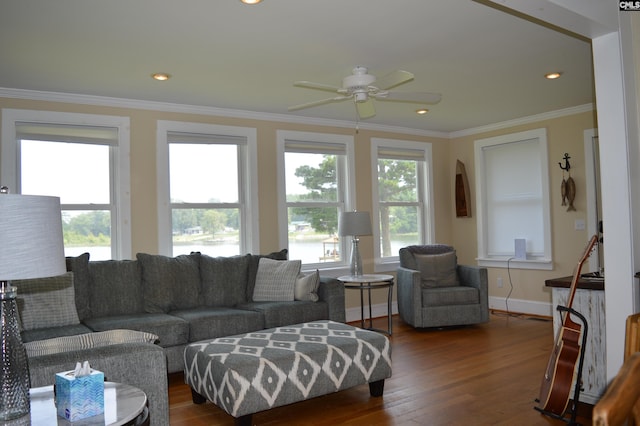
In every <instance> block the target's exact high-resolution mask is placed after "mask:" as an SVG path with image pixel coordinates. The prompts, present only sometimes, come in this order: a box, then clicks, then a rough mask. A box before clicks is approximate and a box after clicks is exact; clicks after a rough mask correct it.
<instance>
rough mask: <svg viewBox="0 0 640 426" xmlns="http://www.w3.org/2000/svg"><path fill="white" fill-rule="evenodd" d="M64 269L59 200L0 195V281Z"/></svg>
mask: <svg viewBox="0 0 640 426" xmlns="http://www.w3.org/2000/svg"><path fill="white" fill-rule="evenodd" d="M65 272H66V265H65V259H64V242H63V239H62V218H61V216H60V199H59V198H57V197H45V196H36V195H18V194H0V281H10V280H19V279H20V280H24V279H31V278H43V277H52V276H55V275H61V274H64V273H65Z"/></svg>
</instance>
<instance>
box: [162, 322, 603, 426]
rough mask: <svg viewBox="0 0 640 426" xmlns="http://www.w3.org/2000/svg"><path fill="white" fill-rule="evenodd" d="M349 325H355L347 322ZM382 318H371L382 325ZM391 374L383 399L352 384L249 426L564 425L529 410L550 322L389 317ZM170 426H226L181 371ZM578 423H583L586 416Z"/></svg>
mask: <svg viewBox="0 0 640 426" xmlns="http://www.w3.org/2000/svg"><path fill="white" fill-rule="evenodd" d="M354 325H357V324H354ZM385 325H386V319H383V318H380V319H376V320H374V326H376V327H381V328H383V327H385ZM393 330H394V334H393V336H392V337H391V343H392V363H393V365H392V368H393V376H392V377H391V378H389V379H387V380H386V382H385V389H384V396H383V397H382V398H373V397H371V396H370V395H369V387H368V386H366V385H363V386H357V387H355V388H352V389H347V390H345V391H341V392H337V393H333V394H330V395H326V396H323V397H319V398H314V399H311V400H308V401H304V402H300V403H297V404H292V405H288V406H285V407H278V408H274V409H272V410H268V411H265V412H261V413H257V414H255V415H254V416H253V423H254V424H256V425H289V424H295V425H303V426H304V425H320V426H322V425H326V426H333V425H381V426H390V425H430V426H444V425H447V426H448V425H505V426H506V425H509V426H512V425H565V424H566V423H565V422H563V421H560V420H555V419H550V418H548V417H546V416H543V415H542V414H540V413H539V412H537V411H535V410H534V409H533V407H534V405H535V398H536V397H537V396H538V392H539V389H540V381H541V379H542V375H543V374H544V371H545V369H546V365H547V361H548V360H549V355H550V353H551V348H552V346H553V325H552V322H551V321H550V320H548V321H545V320H540V319H532V318H528V317H525V316H522V317H507V316H504V315H499V314H492V315H491V317H490V321H489V323H487V324H482V325H476V326H467V327H459V328H447V329H421V330H420V329H414V328H412V327H410V326H407V325H406V324H404V323H403V322H402V321H401V320H400V318H399V317H397V316H394V318H393ZM169 411H170V413H169V414H170V421H171V425H172V426H187V425H188V426H198V425H233V418H232V417H231V416H229V415H227V414H226V413H225V412H224V411H222V410H221V409H219V408H218V407H216V406H215V405H213V404H211V403H209V402H207V403H206V404H202V405H195V404H193V403H192V401H191V391H190V390H189V387H188V386H187V385H185V384H184V380H183V377H182V374H172V375H171V376H170V378H169ZM578 421H579V422H580V423H581V424H582V425H583V426H590V425H591V419H590V412H589V410H588V409H587V410H586V412H585V413H582V412H581V416H580V417H579V418H578Z"/></svg>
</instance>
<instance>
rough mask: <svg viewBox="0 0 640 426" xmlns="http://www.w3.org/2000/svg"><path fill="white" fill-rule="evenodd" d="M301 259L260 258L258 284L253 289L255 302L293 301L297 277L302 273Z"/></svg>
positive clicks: (257, 275)
mask: <svg viewBox="0 0 640 426" xmlns="http://www.w3.org/2000/svg"><path fill="white" fill-rule="evenodd" d="M301 267H302V261H300V260H273V259H269V258H266V257H263V258H261V259H260V263H259V264H258V273H257V274H256V286H255V287H254V289H253V301H254V302H286V301H292V300H294V299H293V296H294V287H295V284H296V279H297V278H298V274H299V273H300V268H301Z"/></svg>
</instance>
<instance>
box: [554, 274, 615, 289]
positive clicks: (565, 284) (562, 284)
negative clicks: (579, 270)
mask: <svg viewBox="0 0 640 426" xmlns="http://www.w3.org/2000/svg"><path fill="white" fill-rule="evenodd" d="M572 280H573V276H569V277H562V278H551V279H549V280H546V281H545V282H544V285H545V286H546V287H555V288H569V287H571V281H572ZM578 288H581V289H584V290H604V279H599V278H580V279H579V280H578Z"/></svg>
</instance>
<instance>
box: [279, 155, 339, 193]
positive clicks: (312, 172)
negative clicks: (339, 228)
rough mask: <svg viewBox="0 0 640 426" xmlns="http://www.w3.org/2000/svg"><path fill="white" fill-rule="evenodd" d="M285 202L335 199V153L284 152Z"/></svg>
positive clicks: (336, 182)
mask: <svg viewBox="0 0 640 426" xmlns="http://www.w3.org/2000/svg"><path fill="white" fill-rule="evenodd" d="M284 158H285V180H286V185H285V186H286V194H287V202H292V201H333V202H335V201H337V199H338V191H337V188H338V172H337V168H336V160H337V156H336V155H327V154H309V153H298V152H287V153H285V156H284Z"/></svg>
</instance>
